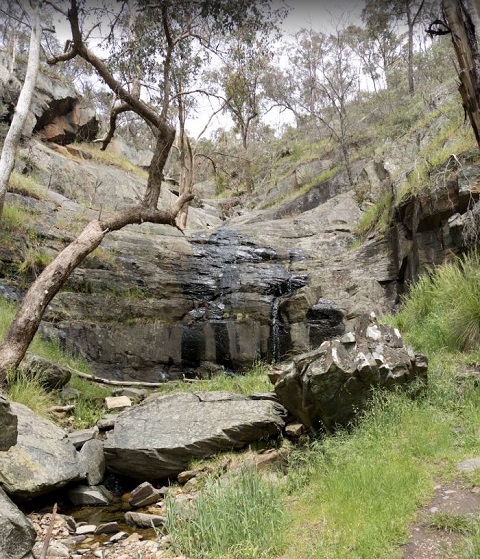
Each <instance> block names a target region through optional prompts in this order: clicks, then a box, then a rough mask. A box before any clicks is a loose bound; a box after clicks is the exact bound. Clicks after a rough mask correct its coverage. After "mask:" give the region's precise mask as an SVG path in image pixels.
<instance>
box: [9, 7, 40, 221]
mask: <svg viewBox="0 0 480 559" xmlns="http://www.w3.org/2000/svg"><path fill="white" fill-rule="evenodd" d="M20 6H21V8H22V10H23V12H24V13H25V15H26V17H27V19H28V25H29V26H30V29H31V33H30V44H29V51H28V64H27V69H26V73H25V80H24V82H23V86H22V89H21V91H20V96H19V98H18V101H17V105H16V107H15V112H14V114H13V118H12V122H11V124H10V128H9V129H8V132H7V135H6V137H5V140H4V142H3V147H2V154H1V156H0V219H1V218H2V213H3V206H4V203H5V195H6V192H7V187H8V181H9V180H10V176H11V174H12V171H13V168H14V166H15V154H16V150H17V147H18V144H19V142H20V138H21V135H22V131H23V127H24V125H25V122H26V120H27V115H28V111H29V109H30V104H31V102H32V97H33V92H34V89H35V83H36V81H37V75H38V69H39V67H40V42H41V37H42V25H41V21H40V13H39V11H38V6H37V9H35V8H34V6H32V5H31V4H30V2H29V1H28V0H21V2H20ZM12 60H13V53H12ZM11 70H13V68H12V69H11Z"/></svg>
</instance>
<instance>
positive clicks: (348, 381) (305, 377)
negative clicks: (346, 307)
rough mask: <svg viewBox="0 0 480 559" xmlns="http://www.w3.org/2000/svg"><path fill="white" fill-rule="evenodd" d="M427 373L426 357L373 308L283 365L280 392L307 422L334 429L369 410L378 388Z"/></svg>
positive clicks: (278, 382) (277, 385) (423, 377)
mask: <svg viewBox="0 0 480 559" xmlns="http://www.w3.org/2000/svg"><path fill="white" fill-rule="evenodd" d="M426 373H427V361H426V358H425V357H423V356H422V355H418V354H417V355H416V354H415V353H414V352H413V351H412V349H410V348H409V347H407V346H405V345H404V344H403V341H402V338H401V336H400V333H399V332H398V330H396V329H394V328H392V327H390V326H386V325H380V324H378V323H377V322H376V320H375V318H374V315H373V314H372V315H371V316H370V317H369V316H364V317H362V318H361V319H360V320H359V321H358V323H357V326H356V328H355V330H354V332H349V333H347V334H345V335H344V336H343V337H342V338H335V339H333V340H328V341H325V342H324V343H323V344H322V345H321V346H320V347H319V348H318V349H315V350H313V351H311V352H309V353H305V354H303V355H299V356H298V357H295V358H294V359H293V361H291V362H289V363H287V364H285V365H283V366H282V367H280V372H277V374H276V375H275V376H274V378H276V379H277V380H276V383H275V392H276V394H277V396H278V397H279V399H280V401H281V402H282V404H283V405H284V406H285V407H286V408H287V410H289V411H290V412H291V413H293V414H294V415H295V416H296V417H297V418H298V419H299V420H300V421H302V423H304V424H305V425H306V426H307V427H309V428H311V429H313V430H317V429H320V428H323V429H326V430H327V431H332V430H334V429H335V428H336V427H339V426H346V425H348V423H349V422H351V420H352V419H353V418H354V417H355V415H356V414H357V413H358V412H361V411H362V410H364V409H365V405H366V403H367V402H368V400H369V398H370V396H371V394H372V391H373V390H374V389H377V388H392V387H394V386H398V385H403V384H406V383H409V382H412V381H414V380H418V379H420V380H422V381H426Z"/></svg>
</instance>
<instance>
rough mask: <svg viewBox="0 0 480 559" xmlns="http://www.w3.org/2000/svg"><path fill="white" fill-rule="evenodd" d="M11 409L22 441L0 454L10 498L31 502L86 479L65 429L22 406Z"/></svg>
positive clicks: (1, 481)
mask: <svg viewBox="0 0 480 559" xmlns="http://www.w3.org/2000/svg"><path fill="white" fill-rule="evenodd" d="M11 406H12V410H13V412H14V413H15V414H16V415H17V417H18V440H17V444H16V445H15V446H13V447H11V448H10V449H9V450H7V451H6V452H0V485H1V486H2V487H3V489H4V490H5V491H6V492H7V493H8V494H9V495H11V496H12V497H16V498H22V499H30V498H33V497H37V496H39V495H43V494H45V493H49V492H51V491H53V490H55V489H58V488H60V487H62V486H64V485H66V484H67V483H69V482H70V481H75V480H79V479H81V478H82V477H84V475H85V474H84V473H82V472H81V471H80V467H79V460H78V453H77V451H76V450H75V447H74V446H73V444H72V443H71V442H70V441H69V440H68V439H67V435H66V433H65V431H63V429H60V428H59V427H57V426H56V425H54V424H53V423H51V422H50V421H47V420H46V419H43V418H42V417H39V416H38V415H36V414H35V413H33V412H32V411H31V410H30V409H29V408H27V407H26V406H23V405H22V404H17V403H12V404H11Z"/></svg>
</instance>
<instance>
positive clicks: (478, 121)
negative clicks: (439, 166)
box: [442, 0, 480, 148]
mask: <svg viewBox="0 0 480 559" xmlns="http://www.w3.org/2000/svg"><path fill="white" fill-rule="evenodd" d="M442 8H443V12H444V15H445V20H446V22H447V24H448V27H449V28H450V31H451V37H452V42H453V46H454V48H455V53H456V55H457V59H458V64H459V76H458V77H459V79H460V86H459V88H458V90H459V92H460V94H461V96H462V101H463V106H464V109H465V111H466V113H467V114H468V117H469V119H470V123H471V125H472V128H473V131H474V133H475V138H476V140H477V144H478V146H479V148H480V53H479V44H478V42H479V40H480V28H479V22H480V2H479V1H478V0H443V2H442Z"/></svg>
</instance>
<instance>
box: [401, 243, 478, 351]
mask: <svg viewBox="0 0 480 559" xmlns="http://www.w3.org/2000/svg"><path fill="white" fill-rule="evenodd" d="M391 321H392V322H393V323H394V324H395V325H396V326H398V328H399V329H400V330H402V331H404V332H406V337H407V340H408V341H410V342H411V343H413V342H414V343H415V346H416V348H417V349H418V350H420V351H423V352H425V353H431V352H434V351H440V350H443V351H449V352H452V351H471V350H474V349H475V348H476V347H478V345H479V344H480V255H479V253H478V252H477V251H474V252H471V253H469V254H467V255H465V256H463V257H462V258H459V259H456V260H454V261H452V262H449V263H447V264H444V265H443V266H441V267H438V268H437V269H436V270H435V271H433V272H430V273H427V274H424V275H423V276H422V277H421V278H420V279H419V281H418V282H417V283H416V284H415V285H414V286H413V287H412V289H411V290H410V292H409V294H408V296H407V297H406V298H405V300H404V305H403V308H402V310H401V311H400V312H399V313H398V314H396V315H395V316H393V317H392V318H391Z"/></svg>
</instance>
